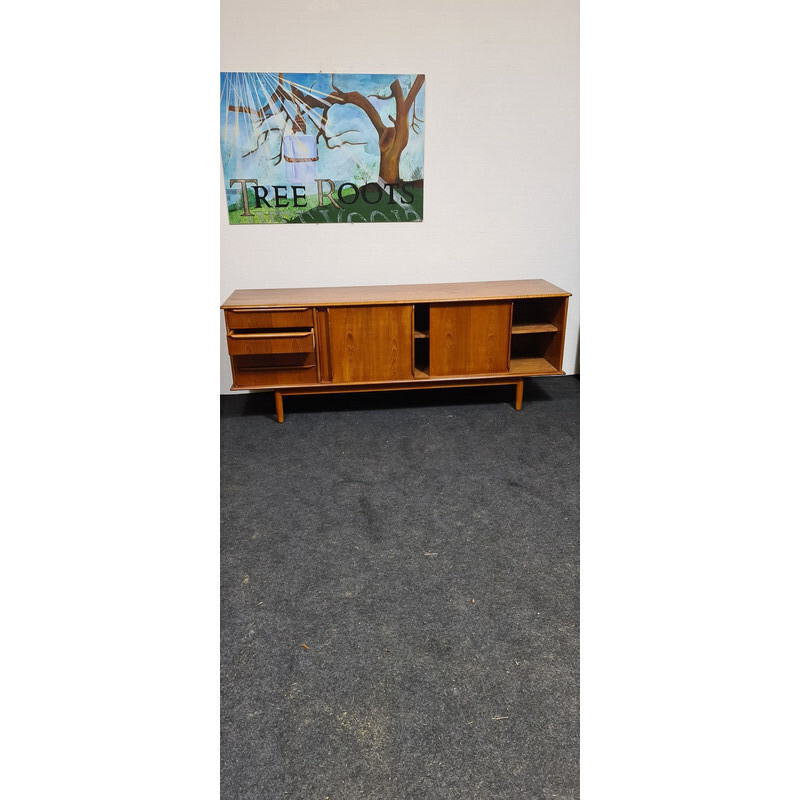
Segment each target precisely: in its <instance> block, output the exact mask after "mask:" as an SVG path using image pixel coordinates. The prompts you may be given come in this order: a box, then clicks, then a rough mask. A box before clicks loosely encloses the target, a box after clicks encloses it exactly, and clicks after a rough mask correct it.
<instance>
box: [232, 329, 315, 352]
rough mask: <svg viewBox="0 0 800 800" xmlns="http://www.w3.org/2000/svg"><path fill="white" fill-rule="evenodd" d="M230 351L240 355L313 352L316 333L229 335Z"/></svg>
mask: <svg viewBox="0 0 800 800" xmlns="http://www.w3.org/2000/svg"><path fill="white" fill-rule="evenodd" d="M228 352H229V353H230V354H231V355H232V356H238V355H259V354H263V355H267V354H270V353H313V352H314V333H313V331H309V332H308V333H265V334H259V335H250V336H242V335H239V336H236V335H233V336H228Z"/></svg>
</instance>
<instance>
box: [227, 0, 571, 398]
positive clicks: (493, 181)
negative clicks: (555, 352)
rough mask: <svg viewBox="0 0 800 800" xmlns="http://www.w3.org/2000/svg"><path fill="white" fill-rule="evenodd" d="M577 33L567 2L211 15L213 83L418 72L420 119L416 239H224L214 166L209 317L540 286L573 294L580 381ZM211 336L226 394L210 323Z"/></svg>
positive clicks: (377, 233) (282, 5)
mask: <svg viewBox="0 0 800 800" xmlns="http://www.w3.org/2000/svg"><path fill="white" fill-rule="evenodd" d="M578 18H579V6H578V2H577V0H498V1H497V2H490V0H457V1H456V0H402V2H396V1H395V0H392V1H390V2H388V1H387V0H270V2H253V0H222V2H221V18H220V34H221V40H220V54H221V59H220V60H221V63H220V70H221V71H223V72H227V71H231V72H278V71H280V72H317V71H321V72H365V73H366V72H374V73H398V74H399V73H412V72H413V73H417V72H422V73H424V74H425V76H426V77H425V92H426V100H425V106H426V107H425V125H424V136H425V211H424V220H423V221H422V222H421V223H400V224H398V223H393V224H380V223H373V224H363V223H362V224H351V225H348V224H327V225H325V224H320V225H229V223H228V220H227V212H226V208H225V191H224V179H223V176H222V167H221V164H220V182H219V190H220V225H221V235H220V249H221V292H220V302H222V301H224V300H225V299H226V298H227V297H228V295H229V294H230V293H231V292H232V291H233V290H234V289H252V288H277V287H302V286H353V285H365V284H394V283H429V282H446V281H471V280H475V281H480V280H501V279H509V280H511V279H519V278H544V279H546V280H548V281H550V282H551V283H554V284H556V285H557V286H560V287H561V288H563V289H565V290H567V291H569V292H572V294H573V296H572V298H571V299H570V310H569V325H568V330H567V337H566V346H565V355H564V370H565V371H566V372H567V373H568V374H574V373H577V372H578V371H579V369H578V330H579V326H578V321H579V311H580V302H579V301H580V296H579V135H578V133H579V58H578V54H579V26H578ZM497 175H502V176H505V177H506V179H507V184H506V185H507V187H508V194H507V200H506V201H505V202H504V203H503V204H502V205H498V204H497V202H496V198H497V196H498V194H499V193H501V192H502V191H503V187H502V186H499V185H498V183H497V178H496V176H497ZM454 198H460V200H459V201H456V202H454ZM490 199H491V200H492V202H491V203H487V202H486V201H487V200H490ZM220 317H222V314H221V313H220ZM220 335H221V340H220V341H221V345H220V353H221V386H220V391H221V392H223V393H228V392H229V391H230V385H231V374H230V363H229V360H228V356H227V351H226V347H225V341H224V326H223V324H222V319H221V320H220Z"/></svg>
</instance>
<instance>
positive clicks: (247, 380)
mask: <svg viewBox="0 0 800 800" xmlns="http://www.w3.org/2000/svg"><path fill="white" fill-rule="evenodd" d="M316 382H317V370H316V369H315V368H314V365H313V364H312V365H310V366H308V367H283V368H275V369H241V370H236V371H235V372H234V383H233V388H234V389H252V388H256V387H258V388H265V389H269V388H273V387H274V388H279V387H281V386H297V385H302V384H307V383H316Z"/></svg>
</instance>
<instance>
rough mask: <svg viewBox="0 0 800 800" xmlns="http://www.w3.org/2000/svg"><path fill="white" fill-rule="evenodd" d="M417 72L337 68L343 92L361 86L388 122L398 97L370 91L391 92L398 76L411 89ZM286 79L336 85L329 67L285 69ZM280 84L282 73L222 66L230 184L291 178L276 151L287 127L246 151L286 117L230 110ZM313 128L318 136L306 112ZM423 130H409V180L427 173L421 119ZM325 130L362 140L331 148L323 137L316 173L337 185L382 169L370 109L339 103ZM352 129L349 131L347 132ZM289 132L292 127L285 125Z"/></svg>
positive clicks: (305, 86) (324, 90)
mask: <svg viewBox="0 0 800 800" xmlns="http://www.w3.org/2000/svg"><path fill="white" fill-rule="evenodd" d="M415 77H416V75H367V74H353V73H350V74H341V73H340V74H336V75H334V76H333V80H334V82H335V84H336V86H337V87H338V88H339V89H341V90H342V91H343V92H350V91H357V92H361V94H363V95H364V96H366V97H368V99H369V100H370V102H371V103H372V105H373V106H374V107H375V109H376V110H377V111H378V113H379V114H380V116H381V119H382V120H383V121H384V123H385V124H386V125H390V124H391V122H390V121H389V116H390V115H391V116H394V111H395V103H394V100H391V99H390V100H386V101H384V100H380V99H378V98H376V97H369V95H371V94H381V95H388V94H389V86H390V85H391V83H392V82H393V81H394V80H395V79H399V81H400V84H401V86H402V87H403V93H404V94H405V93H407V91H408V89H409V88H410V86H411V84H412V83H413V81H414V79H415ZM284 82H289V83H293V84H296V85H297V86H298V87H299V88H300V89H301V90H302V91H303V92H305V93H310V94H313V95H315V96H317V97H324V96H325V95H326V94H328V93H329V92H330V91H331V90H332V86H331V75H330V74H329V73H284ZM277 84H278V73H274V72H273V73H263V72H258V73H253V72H223V73H221V74H220V144H221V152H222V162H223V170H224V174H225V179H226V180H225V183H226V187H227V184H228V180H229V179H230V178H257V179H258V180H259V182H260V183H262V184H264V185H267V184H289V183H291V180H289V173H288V171H287V164H286V163H285V162H282V163H280V164H278V165H277V166H275V165H274V164H273V157H274V156H275V155H276V154H277V153H278V151H279V148H280V136H281V135H282V131H280V130H276V131H271V132H270V133H269V134H268V136H267V139H266V142H265V143H264V142H263V141H262V143H261V144H260V146H259V147H258V149H257V150H256V151H255V152H254V153H251V154H250V155H247V156H244V154H245V153H247V152H248V151H251V150H253V149H255V148H256V145H257V144H258V142H259V138H261V139H262V140H263V133H264V131H265V130H266V129H267V128H270V127H282V128H283V127H284V126H285V125H286V121H285V117H284V116H283V115H279V116H277V117H275V118H274V119H271V120H269V121H268V123H267V124H266V125H259V123H258V120H257V118H255V117H254V116H252V115H249V114H246V113H235V112H231V111H228V106H229V105H246V106H249V107H251V108H260V107H262V106H264V105H266V103H267V98H268V97H269V95H270V94H271V93H272V92H273V91H274V90H275V87H276V86H277ZM311 113H312V114H313V115H314V116H315V118H316V119H317V120H319V117H320V115H321V111H320V110H317V109H313V110H312V111H311ZM416 114H417V117H418V118H420V119H421V120H424V118H425V85H424V84H423V86H422V88H421V89H420V91H419V93H418V95H417V99H416ZM306 120H307V129H308V133H309V134H311V135H312V136H313V137H316V133H317V129H316V128H315V127H314V126H313V125H312V124H311V120H310V118H309V115H308V113H307V114H306ZM419 127H420V132H419V133H414V132H413V131H411V132H410V138H409V143H408V146H407V147H406V149H405V151H404V152H403V156H402V158H401V162H400V163H401V170H400V174H401V177H402V178H403V179H404V180H411V179H412V178H414V177H419V176H421V175H423V174H424V164H423V152H424V151H423V142H424V123H422V122H420V124H419ZM326 130H327V132H328V135H329V136H332V135H334V134H342V135H341V136H339V137H337V138H334V139H332V142H331V144H336V143H338V142H341V141H347V142H359V143H362V142H363V143H364V144H352V145H347V146H343V147H338V148H334V149H328V148H327V147H326V146H325V144H324V142H323V141H322V140H320V142H319V151H318V155H319V161H318V162H316V163H315V164H314V165H313V166H314V169H315V170H316V176H317V177H319V178H329V179H331V180H333V181H334V182H335V183H336V184H337V185H338V184H339V183H341V182H344V181H353V182H356V183H365V182H367V181H368V180H374V179H375V178H376V177H377V174H378V164H379V161H380V155H379V151H378V136H377V133H376V131H375V128H374V127H373V125H372V123H371V122H370V121H369V119H368V118H367V116H366V114H365V113H364V112H363V111H362V110H361V109H359V108H358V107H357V106H354V105H349V104H348V105H336V106H333V107H332V108H331V110H330V113H329V116H328V124H327V125H326ZM345 131H347V133H345ZM286 132H287V133H288V131H286Z"/></svg>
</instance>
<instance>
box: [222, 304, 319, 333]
mask: <svg viewBox="0 0 800 800" xmlns="http://www.w3.org/2000/svg"><path fill="white" fill-rule="evenodd" d="M225 318H226V320H227V323H228V330H233V331H236V330H248V329H252V328H265V329H269V328H310V327H312V326H313V324H314V312H313V311H312V310H311V309H310V308H278V309H270V310H266V309H265V310H258V309H252V308H247V309H242V310H238V309H231V308H229V309H227V310H226V312H225Z"/></svg>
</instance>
